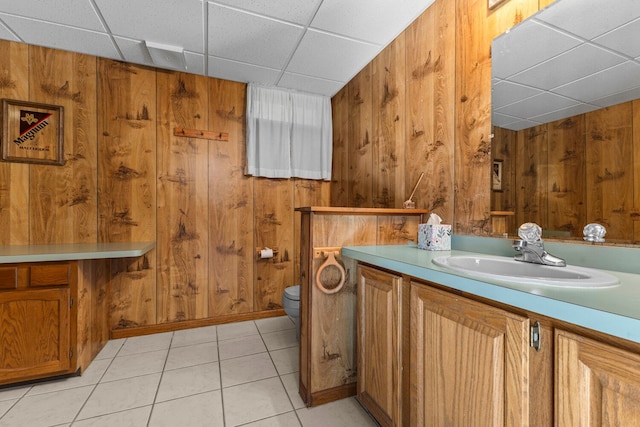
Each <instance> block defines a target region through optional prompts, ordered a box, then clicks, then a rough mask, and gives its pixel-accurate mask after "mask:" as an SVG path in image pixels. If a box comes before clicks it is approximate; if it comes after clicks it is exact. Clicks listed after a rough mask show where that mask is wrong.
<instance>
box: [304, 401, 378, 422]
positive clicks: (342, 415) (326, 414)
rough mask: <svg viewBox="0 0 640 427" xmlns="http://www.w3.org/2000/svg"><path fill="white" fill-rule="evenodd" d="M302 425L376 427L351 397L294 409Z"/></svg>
mask: <svg viewBox="0 0 640 427" xmlns="http://www.w3.org/2000/svg"><path fill="white" fill-rule="evenodd" d="M296 412H297V414H298V417H299V418H300V421H301V422H302V425H303V426H304V427H326V426H331V427H353V426H359V427H366V426H371V427H377V425H378V424H377V423H376V422H375V421H374V420H373V418H371V417H370V416H369V414H367V412H366V411H365V410H364V409H363V408H362V406H360V404H359V403H358V401H357V400H356V399H355V398H353V397H350V398H347V399H342V400H337V401H335V402H331V403H327V404H324V405H320V406H315V407H313V408H304V409H298V410H296Z"/></svg>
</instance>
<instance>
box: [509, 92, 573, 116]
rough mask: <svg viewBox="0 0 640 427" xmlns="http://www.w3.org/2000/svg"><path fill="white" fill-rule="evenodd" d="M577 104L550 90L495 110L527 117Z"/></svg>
mask: <svg viewBox="0 0 640 427" xmlns="http://www.w3.org/2000/svg"><path fill="white" fill-rule="evenodd" d="M577 104H578V103H577V102H576V101H574V100H572V99H568V98H564V97H562V96H559V95H555V94H553V93H550V92H543V93H541V94H540V95H536V96H533V97H531V98H527V99H525V100H523V101H520V102H515V103H513V104H510V105H509V106H507V107H504V108H501V109H497V110H496V112H498V113H502V114H508V115H511V116H515V117H523V118H529V117H536V116H539V115H541V114H545V113H548V112H550V111H556V110H562V109H565V108H568V107H571V106H574V105H577Z"/></svg>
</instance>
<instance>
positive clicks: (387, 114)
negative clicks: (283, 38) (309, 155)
mask: <svg viewBox="0 0 640 427" xmlns="http://www.w3.org/2000/svg"><path fill="white" fill-rule="evenodd" d="M549 3H551V1H550V0H540V1H539V0H509V1H506V2H504V3H502V4H501V5H500V6H498V7H497V8H496V9H494V10H489V9H488V5H487V0H436V1H435V2H434V3H433V5H431V6H430V7H429V8H428V9H427V10H426V11H425V12H424V13H423V14H422V15H421V16H420V17H419V18H418V19H417V20H416V21H414V22H413V23H412V24H411V25H410V26H409V27H408V28H407V29H406V30H405V31H404V32H403V33H401V34H400V35H399V36H398V37H397V38H396V39H395V40H394V41H393V42H392V43H391V44H390V45H389V46H387V47H386V48H385V49H384V50H383V51H382V52H381V53H380V54H379V55H378V56H377V57H376V58H375V59H374V60H373V61H372V62H371V63H369V64H368V65H367V66H366V67H365V68H364V69H363V70H362V71H361V72H360V73H359V74H358V75H356V76H355V77H354V78H353V79H352V80H351V81H350V82H349V83H348V84H347V85H346V86H345V87H344V88H343V89H342V90H341V91H340V92H338V94H336V95H335V96H334V97H333V100H332V101H333V102H332V105H333V114H334V121H333V125H334V159H333V162H334V163H333V177H334V179H333V184H332V188H331V204H332V205H333V206H353V207H387V208H400V207H402V203H403V201H405V200H406V199H407V198H408V196H409V194H410V193H411V190H412V189H413V186H414V185H415V183H416V182H417V180H418V178H419V176H420V174H421V173H422V172H424V173H425V178H424V179H423V181H422V183H421V184H420V186H419V187H418V189H417V191H416V194H415V196H414V201H415V202H416V206H417V207H418V208H422V209H427V210H429V211H431V212H436V213H437V214H438V215H440V217H442V218H443V219H444V221H445V222H447V223H451V224H453V225H454V233H458V234H476V235H488V234H489V233H490V225H491V223H490V178H491V169H490V162H491V41H492V39H493V38H494V37H496V36H497V35H499V34H501V33H502V32H504V31H505V30H507V29H508V28H510V27H512V26H514V25H516V24H517V23H519V22H520V21H522V20H523V19H525V18H527V17H528V16H530V15H532V14H533V13H535V12H537V11H538V10H539V8H542V7H544V6H546V5H547V4H549Z"/></svg>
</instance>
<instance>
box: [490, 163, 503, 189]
mask: <svg viewBox="0 0 640 427" xmlns="http://www.w3.org/2000/svg"><path fill="white" fill-rule="evenodd" d="M491 189H492V190H493V191H502V160H499V159H495V160H494V161H493V168H492V170H491Z"/></svg>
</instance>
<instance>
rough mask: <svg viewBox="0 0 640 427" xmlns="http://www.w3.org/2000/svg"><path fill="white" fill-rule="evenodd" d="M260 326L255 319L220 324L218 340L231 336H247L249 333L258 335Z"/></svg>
mask: <svg viewBox="0 0 640 427" xmlns="http://www.w3.org/2000/svg"><path fill="white" fill-rule="evenodd" d="M257 334H258V328H256V324H255V323H254V321H253V320H248V321H246V322H236V323H227V324H225V325H218V341H223V340H228V339H230V338H238V337H246V336H247V335H257Z"/></svg>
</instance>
